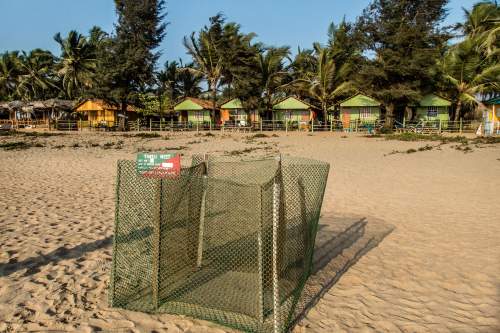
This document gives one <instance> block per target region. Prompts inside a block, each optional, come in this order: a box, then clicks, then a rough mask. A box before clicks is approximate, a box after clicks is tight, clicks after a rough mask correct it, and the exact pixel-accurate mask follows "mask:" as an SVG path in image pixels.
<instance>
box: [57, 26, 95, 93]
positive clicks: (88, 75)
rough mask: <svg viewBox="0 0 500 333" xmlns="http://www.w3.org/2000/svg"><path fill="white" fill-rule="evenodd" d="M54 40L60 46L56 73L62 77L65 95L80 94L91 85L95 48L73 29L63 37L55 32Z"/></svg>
mask: <svg viewBox="0 0 500 333" xmlns="http://www.w3.org/2000/svg"><path fill="white" fill-rule="evenodd" d="M96 34H97V32H96ZM54 40H55V41H56V42H57V43H59V45H60V46H61V53H62V54H61V61H60V63H59V64H58V71H57V73H58V75H59V76H60V77H61V78H62V86H63V89H64V91H65V93H66V95H67V96H68V97H69V98H70V99H72V98H75V97H76V96H78V95H80V94H81V92H82V89H83V88H84V87H90V86H91V82H92V74H93V73H94V71H95V68H96V56H95V48H94V47H93V44H91V43H90V42H89V41H88V40H87V38H86V37H85V36H83V35H81V34H79V33H77V32H76V31H74V30H72V31H70V32H69V33H68V36H67V37H66V38H64V39H63V38H62V37H61V34H60V33H57V34H56V35H55V36H54Z"/></svg>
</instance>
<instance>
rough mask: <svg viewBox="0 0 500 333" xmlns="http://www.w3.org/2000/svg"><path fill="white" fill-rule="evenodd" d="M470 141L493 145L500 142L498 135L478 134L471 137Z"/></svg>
mask: <svg viewBox="0 0 500 333" xmlns="http://www.w3.org/2000/svg"><path fill="white" fill-rule="evenodd" d="M472 143H474V144H487V145H494V144H498V143H500V136H479V137H477V138H474V139H472Z"/></svg>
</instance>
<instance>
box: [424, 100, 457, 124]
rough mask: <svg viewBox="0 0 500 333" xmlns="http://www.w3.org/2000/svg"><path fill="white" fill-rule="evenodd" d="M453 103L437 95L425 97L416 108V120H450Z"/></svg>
mask: <svg viewBox="0 0 500 333" xmlns="http://www.w3.org/2000/svg"><path fill="white" fill-rule="evenodd" d="M450 107H451V102H450V101H449V100H447V99H446V98H443V97H440V96H438V95H435V94H429V95H425V96H424V97H423V98H422V99H421V100H420V102H419V104H418V105H417V108H416V114H415V117H416V120H419V121H422V120H423V121H442V122H445V123H447V122H448V121H449V120H450V113H449V112H450Z"/></svg>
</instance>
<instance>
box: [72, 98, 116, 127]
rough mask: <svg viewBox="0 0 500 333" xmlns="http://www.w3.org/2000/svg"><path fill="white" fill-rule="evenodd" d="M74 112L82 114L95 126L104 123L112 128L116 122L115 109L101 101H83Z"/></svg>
mask: <svg viewBox="0 0 500 333" xmlns="http://www.w3.org/2000/svg"><path fill="white" fill-rule="evenodd" d="M76 112H84V113H85V114H86V115H87V116H88V120H89V121H91V122H92V123H93V125H95V126H97V125H100V124H102V123H104V122H106V123H107V124H108V125H109V126H112V125H113V124H114V123H115V122H116V121H117V120H118V119H117V110H116V108H113V107H111V106H110V105H108V104H106V103H103V102H101V101H93V100H88V101H85V102H84V103H82V104H81V105H79V106H78V107H77V108H76Z"/></svg>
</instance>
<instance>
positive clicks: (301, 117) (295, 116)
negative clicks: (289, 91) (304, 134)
mask: <svg viewBox="0 0 500 333" xmlns="http://www.w3.org/2000/svg"><path fill="white" fill-rule="evenodd" d="M315 118H316V112H315V111H314V107H313V106H312V105H310V104H308V103H306V102H304V101H301V100H300V99H298V98H296V97H287V98H285V99H284V100H282V101H280V102H279V103H276V104H275V105H274V106H273V121H274V122H283V123H286V124H290V125H292V126H298V128H299V129H308V128H309V124H310V123H311V122H312V121H313V120H314V119H315Z"/></svg>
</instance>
